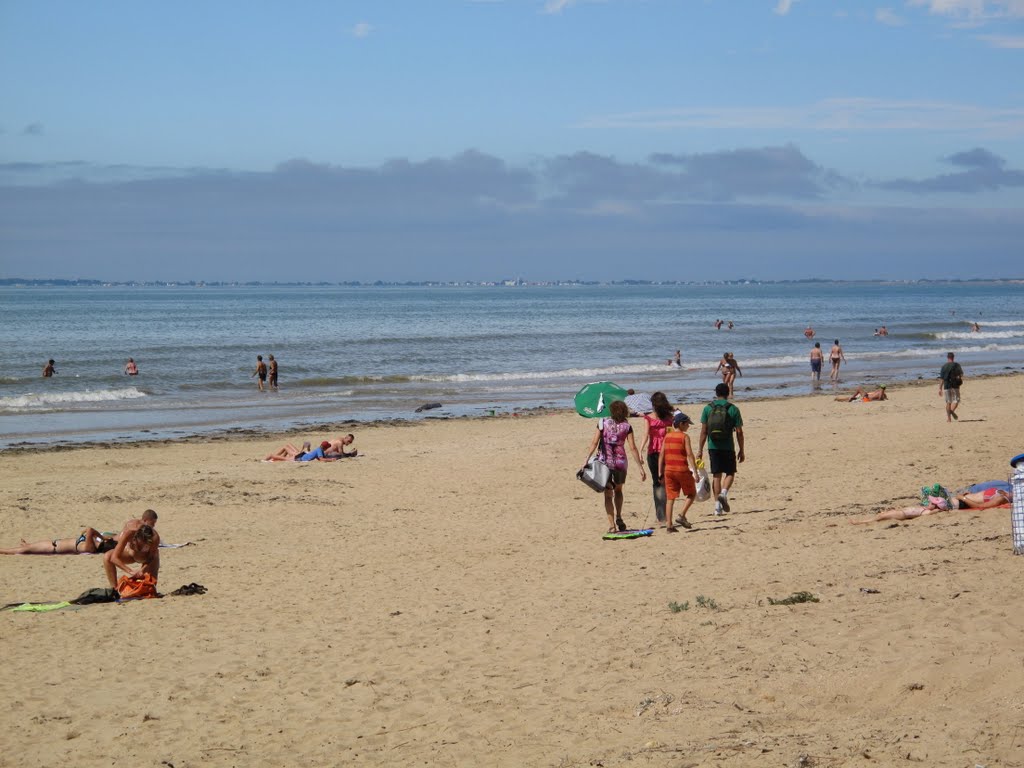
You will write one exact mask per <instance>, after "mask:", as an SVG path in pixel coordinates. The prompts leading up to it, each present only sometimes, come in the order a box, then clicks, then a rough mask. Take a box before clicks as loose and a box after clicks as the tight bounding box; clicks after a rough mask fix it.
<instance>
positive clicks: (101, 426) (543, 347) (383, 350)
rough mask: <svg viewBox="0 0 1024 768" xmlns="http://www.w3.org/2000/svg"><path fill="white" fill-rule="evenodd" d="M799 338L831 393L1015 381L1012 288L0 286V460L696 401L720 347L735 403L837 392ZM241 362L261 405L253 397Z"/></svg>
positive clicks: (1023, 320)
mask: <svg viewBox="0 0 1024 768" xmlns="http://www.w3.org/2000/svg"><path fill="white" fill-rule="evenodd" d="M718 320H721V321H722V324H721V327H720V328H719V327H716V325H717V323H716V321H718ZM730 322H731V323H732V327H731V329H730V327H729V323H730ZM975 323H977V324H978V326H979V327H980V330H973V326H974V324H975ZM883 325H884V326H885V327H886V328H887V329H888V331H889V335H888V336H876V335H875V331H876V329H879V328H880V327H881V326H883ZM808 326H811V327H813V328H814V330H815V332H816V336H815V339H814V340H815V341H819V342H820V343H821V345H822V349H823V350H824V351H825V353H826V356H827V354H828V350H829V348H830V347H831V345H832V343H833V340H835V339H838V340H839V341H840V343H841V345H842V347H843V350H844V352H845V355H846V359H847V362H846V364H845V365H843V366H842V369H841V381H840V383H839V384H838V385H834V386H835V387H836V388H837V389H839V390H841V391H846V390H852V389H853V388H854V387H856V386H857V385H859V384H872V385H875V384H879V383H886V382H898V381H907V380H914V379H935V378H936V376H937V373H938V369H939V367H940V366H941V365H942V364H943V362H945V353H946V352H950V351H951V352H955V353H956V355H957V359H958V361H960V362H961V363H962V364H963V366H964V369H965V371H966V374H967V378H968V380H969V379H970V377H971V376H977V375H982V374H999V373H1007V372H1010V371H1020V370H1024V284H1022V283H1019V282H1010V281H1006V282H991V283H987V282H986V283H983V282H951V283H938V282H927V283H880V282H864V283H829V282H825V283H819V282H811V283H803V282H800V283H735V284H711V285H696V284H668V285H650V284H613V285H591V284H587V285H578V284H566V285H486V286H485V285H468V286H451V285H446V286H439V285H431V286H425V285H417V286H392V285H373V286H370V285H364V286H337V285H323V286H279V285H275V286H260V285H237V286H234V285H233V286H203V285H173V286H154V285H147V286H128V285H110V286H100V285H95V286H82V285H76V286H61V287H47V286H4V287H0V350H2V354H3V362H2V367H0V449H10V448H12V447H22V446H40V447H42V446H52V445H54V444H76V443H91V442H131V441H141V440H166V439H182V438H188V437H193V436H203V435H224V434H231V433H233V432H236V431H239V430H241V431H246V432H256V433H282V432H288V431H293V430H304V429H309V430H311V431H315V430H322V429H325V428H327V427H328V426H334V425H341V424H351V423H353V422H355V423H365V422H375V421H391V420H418V419H425V418H454V417H466V416H473V417H481V418H489V417H493V416H502V415H508V414H517V413H524V412H527V411H531V410H534V409H541V408H543V409H565V410H572V408H573V396H574V394H575V393H576V392H577V391H578V390H579V389H580V388H581V387H582V386H583V385H585V384H587V383H589V382H593V381H612V382H615V383H616V384H618V385H619V386H621V387H624V388H631V389H635V390H636V391H638V392H647V393H650V392H653V391H657V390H661V391H663V392H665V393H666V394H667V395H668V396H669V398H670V399H671V400H673V401H674V402H679V403H683V404H686V403H694V404H697V403H702V402H705V401H707V400H708V399H709V398H710V396H711V395H712V392H713V389H714V386H715V384H716V383H718V382H719V381H720V378H719V377H718V376H717V375H716V374H715V368H716V367H717V365H718V361H719V360H720V359H721V357H722V354H723V353H724V352H726V351H728V352H732V353H733V355H734V356H735V358H736V360H737V362H738V363H739V365H740V367H741V369H742V372H743V376H742V377H741V378H739V379H737V382H736V394H735V399H736V400H737V401H739V402H742V400H743V399H745V398H752V397H778V396H782V397H785V396H791V395H802V394H807V393H809V392H812V391H815V389H816V388H817V387H820V388H822V389H824V390H825V391H831V388H832V387H833V385H832V384H830V383H829V382H828V369H827V364H826V370H825V372H824V373H823V377H822V378H823V379H824V382H822V383H821V384H819V385H817V386H816V385H814V384H813V383H812V382H811V379H810V369H809V363H808V359H809V352H810V348H811V346H812V342H811V341H809V340H808V339H807V338H805V336H804V329H805V328H806V327H808ZM677 349H679V350H681V356H682V366H681V367H676V366H674V365H668V364H666V363H667V361H669V360H670V359H671V358H672V357H673V356H674V354H675V351H676V350H677ZM257 354H262V355H263V356H264V358H265V359H266V358H267V356H269V355H271V354H272V355H274V356H275V357H276V359H277V360H278V361H279V365H280V381H279V388H278V390H277V391H266V392H260V391H258V389H257V386H256V379H255V378H253V376H252V373H253V371H254V370H255V367H256V355H257ZM129 357H132V358H134V359H135V361H136V363H137V364H138V367H139V371H140V373H139V375H138V376H134V377H129V376H126V375H125V374H124V373H123V371H124V366H125V363H126V362H127V360H128V358H129ZM51 358H52V359H53V360H54V361H55V368H56V371H57V373H56V375H55V376H53V377H52V378H42V376H41V372H42V368H43V366H44V364H45V363H46V361H47V360H48V359H51ZM427 405H429V406H434V407H430V408H423V406H427ZM684 407H685V406H684ZM312 436H313V437H320V434H318V433H316V434H313V435H312Z"/></svg>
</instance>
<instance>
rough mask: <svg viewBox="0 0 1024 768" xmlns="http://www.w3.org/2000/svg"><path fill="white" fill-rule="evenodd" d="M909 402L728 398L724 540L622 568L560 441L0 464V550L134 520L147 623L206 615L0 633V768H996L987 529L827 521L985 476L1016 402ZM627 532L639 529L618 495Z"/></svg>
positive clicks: (108, 619) (1014, 704) (999, 589)
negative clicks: (740, 428)
mask: <svg viewBox="0 0 1024 768" xmlns="http://www.w3.org/2000/svg"><path fill="white" fill-rule="evenodd" d="M740 383H741V384H742V380H741V381H740ZM936 387H937V384H936V382H934V381H929V382H921V383H917V384H905V385H902V386H895V385H894V386H892V387H890V397H891V399H890V400H889V401H887V402H882V403H869V404H864V403H837V402H834V400H833V397H834V395H835V393H834V392H833V391H832V390H831V388H830V387H828V386H825V387H823V389H822V393H821V394H819V395H815V396H807V397H798V398H790V399H785V400H774V401H749V402H748V401H744V399H743V393H742V392H739V393H738V397H737V402H738V404H739V405H740V407H741V408H742V411H743V416H744V420H745V432H746V436H747V442H746V447H747V462H746V463H745V464H743V465H741V468H740V473H739V475H738V479H737V482H736V485H735V488H734V491H733V493H732V506H733V512H732V514H729V515H727V516H725V517H723V518H713V517H711V515H710V513H711V511H712V504H711V503H710V502H708V503H704V504H698V505H695V507H694V509H693V510H692V513H691V515H690V517H691V519H692V520H693V522H694V523H695V528H694V530H693V531H692V532H686V533H683V532H680V533H679V534H676V535H672V536H669V535H666V534H665V533H664V532H663V531H661V530H659V531H656V532H655V534H654V535H653V536H652V537H650V538H646V539H639V540H633V541H603V540H602V539H601V535H602V533H603V532H604V530H605V526H606V519H605V515H604V511H603V507H602V503H601V497H600V495H599V494H597V493H594V492H593V491H591V490H589V489H588V488H586V487H585V486H584V485H583V484H582V483H580V482H579V481H577V480H576V479H575V477H574V474H575V471H576V469H577V468H578V467H579V465H580V464H581V463H582V462H583V460H584V458H585V453H586V448H587V445H588V443H589V439H590V436H591V430H592V429H593V428H594V426H595V423H594V422H588V421H586V420H584V419H582V418H580V417H578V416H576V415H575V414H570V413H554V414H550V413H549V414H540V415H531V416H526V417H522V418H513V417H494V418H485V419H475V420H473V419H467V420H437V421H434V420H431V421H427V422H424V423H420V424H416V425H411V426H402V425H396V424H390V425H382V426H366V427H360V428H359V429H358V430H357V440H356V443H355V446H356V447H357V448H359V449H360V450H361V451H364V452H365V455H364V456H361V457H359V458H356V459H350V460H345V461H341V462H337V463H332V464H326V463H321V464H316V463H314V464H302V465H296V464H268V463H263V462H261V461H260V459H261V458H262V456H264V455H265V454H267V453H268V452H269V451H270V450H272V449H274V448H276V447H278V445H280V444H282V443H283V442H285V441H286V440H295V439H298V440H302V439H305V438H307V437H308V438H314V437H315V438H317V439H320V438H321V437H323V436H322V435H308V436H295V435H282V436H280V437H277V438H274V439H261V440H254V439H251V438H245V439H237V440H222V441H215V442H207V443H168V444H160V445H139V446H124V447H113V448H102V447H90V448H83V449H78V450H70V451H52V450H49V451H40V452H25V453H7V454H3V455H0V505H2V509H3V514H2V516H0V544H2V545H5V546H9V545H13V544H16V543H17V542H18V540H19V539H20V538H21V537H25V538H27V539H29V540H35V539H42V538H49V537H53V536H72V535H75V534H77V532H78V530H79V529H80V527H82V526H85V525H92V526H95V527H98V528H100V529H108V530H109V529H119V528H120V526H121V525H122V524H123V522H124V521H125V520H126V519H128V518H129V517H134V516H137V515H138V514H139V513H141V512H142V511H143V510H144V509H146V508H147V507H152V508H154V509H156V510H157V511H158V512H159V514H160V522H159V530H160V532H161V536H162V537H163V540H164V541H165V542H169V543H183V542H187V541H191V542H194V546H188V547H184V548H181V549H174V550H164V551H163V553H162V569H161V574H160V587H161V589H162V591H164V592H171V591H172V590H174V589H175V588H177V587H179V586H180V585H182V584H187V583H190V582H198V583H200V584H202V585H204V586H206V587H207V589H208V590H209V591H208V592H207V594H205V595H197V596H188V597H167V598H165V599H163V600H148V601H138V602H129V603H125V604H104V605H92V606H85V607H80V608H71V609H64V610H60V611H54V612H50V613H12V612H3V613H2V614H0V654H2V658H3V659H4V666H3V670H4V671H3V675H2V679H0V702H2V705H3V707H4V708H5V710H6V712H5V717H4V723H5V725H6V727H4V728H2V729H0V766H4V767H6V766H18V767H19V768H25V767H26V766H52V765H74V766H109V765H135V766H173V768H188V767H189V766H200V765H203V766H209V765H214V766H221V765H223V766H286V765H287V766H333V765H413V764H418V765H438V766H454V765H460V766H462V765H470V766H471V765H508V766H523V765H529V766H533V765H550V766H623V765H633V766H636V765H655V766H661V765H666V766H705V765H708V766H710V765H714V766H748V765H749V766H797V765H804V766H811V765H814V766H862V765H863V766H867V765H875V766H878V765H897V764H904V763H906V762H907V761H910V762H913V763H918V764H923V765H927V766H968V767H970V766H975V765H978V764H980V765H985V766H989V767H991V766H1020V765H1024V661H1022V659H1024V656H1022V653H1021V651H1022V647H1024V610H1022V607H1024V600H1022V597H1021V593H1022V590H1024V557H1018V556H1015V555H1013V550H1012V543H1011V537H1010V525H1009V520H1010V511H1009V510H1007V509H997V510H989V511H984V512H950V513H942V514H938V515H935V516H933V517H927V518H922V519H919V520H916V521H911V522H906V523H899V524H893V523H879V524H875V525H870V526H852V525H850V524H849V523H848V521H849V520H851V519H855V518H860V517H863V516H866V515H870V514H872V513H873V512H875V511H878V510H881V509H887V508H890V507H894V506H904V505H907V504H911V503H914V501H915V499H916V498H917V495H918V492H919V489H920V487H921V486H922V485H924V484H931V483H933V482H941V483H943V484H946V485H949V486H953V487H955V486H960V485H966V484H968V483H971V482H974V481H980V480H988V479H996V478H1002V479H1005V478H1006V477H1007V476H1008V474H1009V472H1010V469H1009V466H1008V463H1007V462H1008V460H1009V458H1010V457H1011V456H1013V455H1015V454H1017V453H1020V452H1021V451H1022V450H1024V447H1022V441H1024V437H1021V436H1022V435H1024V407H1022V403H1024V376H1020V375H1014V376H1006V377H998V378H989V379H984V380H982V379H974V380H972V379H968V381H967V382H966V384H965V386H964V389H963V393H964V402H963V404H962V405H961V410H960V415H961V420H960V422H959V423H953V424H947V423H946V421H945V417H944V413H943V405H942V400H941V398H940V397H939V396H938V395H937V392H936ZM850 389H852V387H851V388H850ZM684 410H686V411H688V412H689V413H690V415H691V416H693V417H694V418H697V417H698V415H699V410H700V406H699V405H688V406H685V407H684ZM633 424H634V426H635V427H636V428H637V431H638V433H639V435H638V440H637V442H638V444H639V438H640V437H642V435H643V428H642V421H641V420H640V419H634V420H633ZM693 436H694V439H695V442H696V436H697V432H696V431H694V433H693ZM626 521H627V522H628V523H630V524H631V525H632V526H634V527H639V526H642V525H645V524H646V525H650V524H653V522H654V513H653V509H652V504H651V493H650V486H649V484H641V483H640V482H639V474H638V473H637V472H636V471H635V468H634V471H633V472H632V473H631V476H630V479H629V482H628V484H627V488H626ZM98 586H105V583H104V577H103V571H102V565H101V562H100V559H99V558H98V557H94V556H89V555H81V556H63V557H61V556H57V557H29V556H22V557H3V558H0V602H3V603H9V602H15V601H21V600H26V601H29V600H31V601H44V600H51V599H55V600H57V599H67V598H72V597H75V596H77V595H78V594H79V593H81V592H83V591H84V590H86V589H88V588H90V587H98ZM865 590H877V592H874V591H872V592H866V591H865ZM800 591H808V592H811V593H812V594H813V595H814V596H815V597H816V598H817V599H818V602H813V603H803V604H797V605H792V606H786V605H772V604H770V603H769V598H774V599H781V598H785V597H787V596H789V595H791V594H793V593H796V592H800ZM699 598H700V602H701V603H703V605H699V604H698V600H699ZM673 602H674V603H677V604H678V605H680V606H681V605H682V604H684V603H688V604H689V607H688V610H680V611H678V612H673V611H672V610H670V608H669V604H670V603H673Z"/></svg>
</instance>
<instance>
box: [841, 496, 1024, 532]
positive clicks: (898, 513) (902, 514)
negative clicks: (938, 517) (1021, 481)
mask: <svg viewBox="0 0 1024 768" xmlns="http://www.w3.org/2000/svg"><path fill="white" fill-rule="evenodd" d="M1012 502H1013V497H1012V496H1011V495H1010V494H1009V493H1007V492H1006V491H1004V490H1001V489H999V488H988V489H987V490H984V491H978V492H977V493H961V494H960V495H958V496H954V497H953V504H955V505H956V506H954V507H953V509H991V508H992V507H1001V506H1002V505H1003V504H1010V503H1012ZM948 508H949V506H948V505H947V504H941V503H937V502H936V501H934V500H932V497H930V498H929V504H928V506H926V507H925V506H921V505H918V506H916V507H903V508H901V509H890V510H887V511H885V512H879V513H878V514H877V515H875V516H874V517H872V518H870V519H869V520H851V521H850V522H851V523H852V524H853V525H867V524H868V523H878V522H881V521H883V520H914V519H915V518H918V517H924V516H926V515H934V514H935V513H936V512H944V511H946V510H947V509H948Z"/></svg>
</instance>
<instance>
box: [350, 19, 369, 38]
mask: <svg viewBox="0 0 1024 768" xmlns="http://www.w3.org/2000/svg"><path fill="white" fill-rule="evenodd" d="M371 32H373V25H371V24H368V23H367V22H365V21H360V22H359V23H358V24H356V25H355V26H354V27H352V37H358V38H364V37H369V36H370V33H371Z"/></svg>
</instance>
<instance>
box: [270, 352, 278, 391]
mask: <svg viewBox="0 0 1024 768" xmlns="http://www.w3.org/2000/svg"><path fill="white" fill-rule="evenodd" d="M268 359H269V361H270V371H269V375H270V388H271V389H277V360H275V359H274V356H273V355H271V356H270V357H269V358H268Z"/></svg>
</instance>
